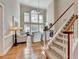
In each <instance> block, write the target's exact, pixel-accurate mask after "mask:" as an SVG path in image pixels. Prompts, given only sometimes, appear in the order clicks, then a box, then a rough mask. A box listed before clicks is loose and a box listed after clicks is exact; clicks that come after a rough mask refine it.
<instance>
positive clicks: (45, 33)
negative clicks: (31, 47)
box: [43, 2, 75, 46]
mask: <svg viewBox="0 0 79 59" xmlns="http://www.w3.org/2000/svg"><path fill="white" fill-rule="evenodd" d="M74 4H75V3H74V2H73V3H72V4H71V5H70V6H69V7H68V8H67V9H66V10H65V11H64V12H63V13H62V14H61V16H60V17H59V18H58V19H57V20H56V21H55V22H54V23H53V24H52V25H51V26H50V27H49V28H46V27H47V26H46V27H45V28H44V35H45V38H44V39H45V40H43V42H44V46H46V40H47V31H49V30H51V28H54V26H56V24H57V23H58V22H59V21H60V20H61V18H62V17H63V16H65V15H66V13H69V12H68V11H69V9H71V8H72V7H73V6H74ZM72 14H73V13H72ZM71 16H72V15H71ZM71 16H70V17H71ZM65 21H66V20H64V21H62V22H61V25H60V27H61V26H62V23H63V22H65ZM57 29H58V28H57ZM54 33H55V32H54ZM55 34H56V33H55Z"/></svg>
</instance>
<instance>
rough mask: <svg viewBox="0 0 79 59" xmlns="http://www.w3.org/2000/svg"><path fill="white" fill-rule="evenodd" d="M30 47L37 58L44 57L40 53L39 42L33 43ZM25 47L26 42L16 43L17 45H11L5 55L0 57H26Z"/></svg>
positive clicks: (16, 58) (18, 58)
mask: <svg viewBox="0 0 79 59" xmlns="http://www.w3.org/2000/svg"><path fill="white" fill-rule="evenodd" d="M32 47H33V51H34V53H35V55H36V56H37V59H45V58H44V56H43V55H42V53H41V43H39V42H38V43H33V46H32ZM26 48H27V45H26V44H18V45H17V46H15V47H12V48H11V50H10V51H9V52H8V53H7V54H6V55H5V56H3V57H0V59H26V58H25V57H26V56H27V55H26V54H25V52H26V51H25V50H26Z"/></svg>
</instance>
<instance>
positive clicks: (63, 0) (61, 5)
mask: <svg viewBox="0 0 79 59" xmlns="http://www.w3.org/2000/svg"><path fill="white" fill-rule="evenodd" d="M72 2H73V0H55V3H54V11H55V12H54V15H55V19H54V20H55V21H56V20H57V19H58V17H60V15H61V14H62V13H63V12H64V11H65V10H66V9H67V8H68V7H69V6H70V5H71V4H72ZM73 14H74V6H73V7H71V8H70V9H69V10H68V11H67V12H66V13H65V15H64V16H63V17H62V18H61V19H60V20H59V21H58V22H57V23H56V25H55V30H56V31H57V30H58V29H59V28H60V27H61V25H63V23H64V22H65V20H69V19H70V18H71V16H72V15H73Z"/></svg>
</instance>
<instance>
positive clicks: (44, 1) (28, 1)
mask: <svg viewBox="0 0 79 59" xmlns="http://www.w3.org/2000/svg"><path fill="white" fill-rule="evenodd" d="M51 1H52V0H19V2H20V3H21V4H24V5H28V6H32V7H38V6H39V8H43V9H47V6H48V5H49V3H50V2H51ZM38 2H39V3H38Z"/></svg>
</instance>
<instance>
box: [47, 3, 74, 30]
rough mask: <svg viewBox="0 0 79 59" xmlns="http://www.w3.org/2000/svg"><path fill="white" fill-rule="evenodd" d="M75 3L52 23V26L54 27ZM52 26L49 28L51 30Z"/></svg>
mask: <svg viewBox="0 0 79 59" xmlns="http://www.w3.org/2000/svg"><path fill="white" fill-rule="evenodd" d="M74 4H75V3H74V2H73V3H72V4H71V5H70V6H69V7H68V8H67V9H66V10H65V11H64V12H63V13H62V14H61V16H60V17H59V18H58V19H57V20H56V21H55V22H54V23H53V24H52V26H51V27H50V28H52V27H53V26H54V25H55V24H56V23H57V22H58V21H59V20H60V19H61V17H63V15H64V14H65V13H66V12H67V11H68V10H69V9H70V8H71V7H72V6H73V5H74ZM50 28H49V29H48V30H50Z"/></svg>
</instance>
